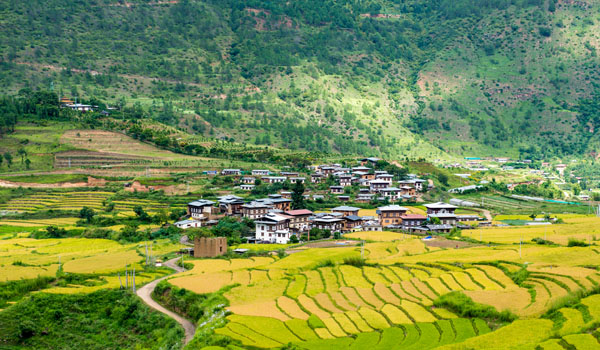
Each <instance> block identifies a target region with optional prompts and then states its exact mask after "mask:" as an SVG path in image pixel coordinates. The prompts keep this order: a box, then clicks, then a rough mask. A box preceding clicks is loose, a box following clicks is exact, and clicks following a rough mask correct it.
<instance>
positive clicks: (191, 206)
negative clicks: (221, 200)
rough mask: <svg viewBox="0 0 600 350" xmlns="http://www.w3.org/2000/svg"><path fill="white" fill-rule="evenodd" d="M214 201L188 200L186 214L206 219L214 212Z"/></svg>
mask: <svg viewBox="0 0 600 350" xmlns="http://www.w3.org/2000/svg"><path fill="white" fill-rule="evenodd" d="M214 204H215V202H213V201H209V200H206V199H199V200H197V201H193V202H189V203H188V204H187V214H188V215H189V216H190V217H192V218H194V219H208V218H209V217H210V216H211V215H212V214H213V213H214V209H215V208H214V207H213V206H214Z"/></svg>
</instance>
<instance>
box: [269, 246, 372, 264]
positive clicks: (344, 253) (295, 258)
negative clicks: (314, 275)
mask: <svg viewBox="0 0 600 350" xmlns="http://www.w3.org/2000/svg"><path fill="white" fill-rule="evenodd" d="M357 256H360V251H359V250H356V248H354V247H343V248H321V249H314V248H313V249H305V250H302V251H299V252H297V253H294V254H290V255H289V256H287V257H286V258H285V259H281V260H279V261H276V262H274V263H273V264H272V265H271V266H270V268H278V269H310V268H311V267H314V266H316V265H317V264H318V263H320V262H322V261H325V260H331V261H333V262H337V263H340V262H342V261H343V260H344V258H348V257H357Z"/></svg>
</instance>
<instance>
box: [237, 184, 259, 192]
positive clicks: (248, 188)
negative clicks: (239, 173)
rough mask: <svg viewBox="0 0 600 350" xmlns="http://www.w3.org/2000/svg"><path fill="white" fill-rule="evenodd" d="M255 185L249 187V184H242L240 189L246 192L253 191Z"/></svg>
mask: <svg viewBox="0 0 600 350" xmlns="http://www.w3.org/2000/svg"><path fill="white" fill-rule="evenodd" d="M254 187H256V186H254V185H248V184H242V185H240V189H242V190H244V191H252V190H253V189H254Z"/></svg>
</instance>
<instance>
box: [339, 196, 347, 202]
mask: <svg viewBox="0 0 600 350" xmlns="http://www.w3.org/2000/svg"><path fill="white" fill-rule="evenodd" d="M337 199H338V200H339V201H340V202H349V201H350V196H346V195H344V196H337Z"/></svg>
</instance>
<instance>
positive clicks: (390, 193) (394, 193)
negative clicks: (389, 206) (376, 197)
mask: <svg viewBox="0 0 600 350" xmlns="http://www.w3.org/2000/svg"><path fill="white" fill-rule="evenodd" d="M379 193H380V194H381V195H382V196H384V197H385V198H387V199H389V200H390V202H396V201H398V200H399V199H400V195H401V193H402V190H401V189H399V188H397V187H386V188H383V189H381V190H379Z"/></svg>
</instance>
